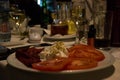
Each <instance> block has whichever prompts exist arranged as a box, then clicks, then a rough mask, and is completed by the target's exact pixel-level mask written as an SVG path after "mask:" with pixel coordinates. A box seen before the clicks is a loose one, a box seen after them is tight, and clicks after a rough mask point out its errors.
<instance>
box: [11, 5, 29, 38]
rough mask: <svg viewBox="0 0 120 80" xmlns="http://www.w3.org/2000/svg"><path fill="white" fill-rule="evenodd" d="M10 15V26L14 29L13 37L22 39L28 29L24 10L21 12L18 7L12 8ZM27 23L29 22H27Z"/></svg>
mask: <svg viewBox="0 0 120 80" xmlns="http://www.w3.org/2000/svg"><path fill="white" fill-rule="evenodd" d="M9 14H10V19H9V21H10V24H11V28H12V31H11V32H12V35H16V36H18V37H21V36H22V35H23V34H24V33H25V32H26V29H27V22H26V23H25V19H28V18H27V17H26V15H25V12H24V10H20V9H19V8H18V7H17V5H16V6H12V8H11V11H10V12H9ZM26 21H27V20H26Z"/></svg>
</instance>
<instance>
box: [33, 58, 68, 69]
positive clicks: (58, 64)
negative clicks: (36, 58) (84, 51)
mask: <svg viewBox="0 0 120 80" xmlns="http://www.w3.org/2000/svg"><path fill="white" fill-rule="evenodd" d="M68 63H69V59H67V58H56V59H52V60H47V61H42V62H38V63H33V64H32V67H33V68H34V69H37V70H41V71H61V70H63V69H64V68H65V66H66V65H67V64H68Z"/></svg>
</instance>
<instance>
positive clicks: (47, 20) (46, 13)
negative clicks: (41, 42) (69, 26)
mask: <svg viewBox="0 0 120 80" xmlns="http://www.w3.org/2000/svg"><path fill="white" fill-rule="evenodd" d="M42 8H43V13H44V14H43V17H44V19H43V22H44V25H43V26H44V27H47V25H48V24H51V23H52V22H53V20H52V17H51V12H50V10H48V6H47V0H42Z"/></svg>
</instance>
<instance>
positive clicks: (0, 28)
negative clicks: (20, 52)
mask: <svg viewBox="0 0 120 80" xmlns="http://www.w3.org/2000/svg"><path fill="white" fill-rule="evenodd" d="M10 39H11V29H10V26H9V0H0V42H8V41H10Z"/></svg>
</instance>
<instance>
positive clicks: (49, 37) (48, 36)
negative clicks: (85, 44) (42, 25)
mask: <svg viewBox="0 0 120 80" xmlns="http://www.w3.org/2000/svg"><path fill="white" fill-rule="evenodd" d="M44 38H45V39H51V40H65V39H73V38H75V34H71V35H64V36H63V37H53V36H50V35H44Z"/></svg>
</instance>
